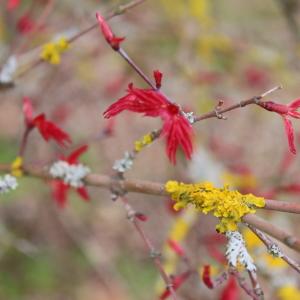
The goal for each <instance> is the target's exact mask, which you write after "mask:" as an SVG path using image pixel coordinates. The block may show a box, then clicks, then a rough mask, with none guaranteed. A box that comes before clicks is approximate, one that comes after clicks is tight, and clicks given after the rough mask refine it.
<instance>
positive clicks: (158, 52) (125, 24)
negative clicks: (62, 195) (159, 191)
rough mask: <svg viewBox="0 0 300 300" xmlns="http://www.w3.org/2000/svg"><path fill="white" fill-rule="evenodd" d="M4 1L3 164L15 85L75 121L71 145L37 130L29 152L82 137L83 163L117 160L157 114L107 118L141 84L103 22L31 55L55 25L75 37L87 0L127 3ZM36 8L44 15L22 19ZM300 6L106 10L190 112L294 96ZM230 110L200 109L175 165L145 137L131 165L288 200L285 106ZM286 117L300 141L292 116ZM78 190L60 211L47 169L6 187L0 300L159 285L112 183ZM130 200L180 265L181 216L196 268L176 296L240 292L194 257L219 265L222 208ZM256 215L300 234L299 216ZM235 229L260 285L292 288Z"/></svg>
mask: <svg viewBox="0 0 300 300" xmlns="http://www.w3.org/2000/svg"><path fill="white" fill-rule="evenodd" d="M9 2H10V1H4V0H2V1H0V65H1V66H3V65H4V64H5V62H6V61H7V59H8V57H9V56H11V55H15V56H16V57H17V61H18V69H17V71H16V78H15V80H14V84H9V85H5V84H2V85H1V84H0V163H11V162H12V161H13V160H14V158H15V157H16V155H17V152H18V147H19V143H20V139H21V137H22V134H23V130H24V120H23V118H24V117H23V113H22V99H23V97H24V96H27V97H29V98H31V99H32V101H33V103H34V108H35V112H36V113H41V112H44V113H46V115H47V117H48V118H49V119H50V120H53V121H55V122H56V124H58V125H59V126H60V127H61V128H63V129H64V130H66V131H67V132H68V133H69V134H70V135H71V137H72V140H73V145H72V146H71V147H70V148H68V149H61V148H59V147H57V146H56V145H55V144H54V143H52V142H49V143H46V142H45V141H44V140H42V139H41V137H40V135H39V134H38V133H37V132H36V131H35V132H34V133H32V135H31V136H30V142H29V145H28V148H27V150H26V155H25V162H26V163H28V164H36V165H44V164H47V163H48V162H52V161H54V160H55V159H57V157H58V156H59V155H60V154H61V153H62V152H63V153H64V154H65V155H68V154H69V153H70V152H72V150H74V149H76V148H77V147H78V146H80V145H83V144H88V145H89V151H88V152H87V153H86V154H85V155H84V156H83V158H82V160H81V161H82V162H84V163H85V164H87V165H88V166H90V167H91V169H92V171H93V172H97V173H103V174H108V175H109V174H112V169H111V167H112V165H113V162H114V161H115V160H116V159H120V158H122V157H123V153H124V151H126V150H129V149H132V147H133V144H134V141H135V140H137V139H139V138H140V137H141V136H143V135H144V134H146V133H148V132H150V131H151V130H153V129H158V128H160V124H161V123H160V120H157V119H151V118H143V117H141V116H140V115H137V114H133V113H127V112H126V113H123V114H121V115H120V116H118V117H117V118H116V120H115V122H114V123H111V122H107V121H106V120H104V118H103V117H102V113H103V111H104V110H105V108H106V107H107V106H108V105H109V104H111V103H112V102H114V101H116V100H117V99H118V98H120V97H121V96H123V95H124V94H125V90H126V87H127V85H128V84H129V83H130V82H133V83H134V84H135V85H136V86H138V87H146V86H145V84H144V83H143V82H142V81H141V80H140V78H139V77H138V76H137V75H136V74H135V73H134V72H133V71H132V69H130V67H129V66H128V65H127V64H126V63H125V62H124V61H123V60H122V59H121V57H120V56H119V55H117V54H116V53H115V52H114V51H112V50H111V49H110V47H109V46H108V45H107V44H106V43H105V41H104V38H103V37H102V35H101V34H100V32H99V30H98V29H95V30H93V31H91V32H89V33H87V34H86V35H84V36H82V37H81V38H80V39H78V40H76V41H75V42H74V43H72V44H71V46H70V49H68V50H67V51H66V52H65V53H64V54H62V57H61V63H60V64H58V65H51V64H48V63H46V62H43V63H40V64H39V65H37V66H35V67H32V66H33V65H34V64H35V62H36V61H37V60H38V59H39V55H40V52H41V45H43V44H45V43H48V42H50V41H54V40H55V39H57V38H58V37H61V36H64V37H66V38H70V37H72V36H73V35H75V34H76V33H78V32H80V31H81V30H83V29H85V28H87V27H89V26H90V25H92V24H94V23H95V17H94V16H95V12H96V11H101V12H102V13H103V14H104V15H105V14H107V13H108V12H110V11H111V10H113V9H115V8H116V7H118V6H119V5H121V4H124V3H127V2H126V1H113V0H110V1H104V0H102V1H101V0H98V1H96V0H85V1H83V0H81V1H76V3H75V1H71V0H60V1H55V0H31V1H30V0H23V1H20V3H19V5H16V7H15V8H13V9H11V8H8V3H9ZM43 14H44V17H43V18H42V24H39V25H41V26H39V29H38V30H34V31H32V28H34V26H35V24H36V22H38V20H41V16H43ZM299 15H300V1H298V0H285V1H284V0H265V1H259V0H253V1H237V0H227V1H218V0H186V1H183V0H148V1H145V3H143V4H141V5H139V6H137V7H135V8H133V9H131V10H129V11H128V12H127V13H126V14H124V15H121V16H117V17H115V18H113V19H112V20H111V21H110V22H109V23H110V24H111V26H112V28H113V29H114V32H115V33H116V35H118V36H125V37H126V40H125V42H124V43H123V46H124V48H125V49H126V51H127V52H128V53H129V55H130V56H131V57H132V58H133V59H134V60H135V61H136V63H137V64H138V65H139V66H140V67H141V68H142V69H143V70H144V72H145V73H146V74H149V76H151V74H152V71H153V70H155V69H159V70H160V71H161V72H163V74H164V78H163V83H162V90H163V91H164V92H165V93H166V94H167V95H168V96H169V97H170V98H172V99H173V100H174V101H175V102H176V103H178V104H180V105H181V106H182V107H184V108H186V109H187V110H191V111H194V112H195V113H196V115H199V114H201V113H205V112H208V111H210V110H212V109H213V108H214V107H215V106H216V105H217V103H218V101H219V100H223V101H224V106H228V105H230V104H233V103H236V102H239V101H241V100H244V99H247V98H250V97H252V96H255V95H260V94H261V93H262V92H264V91H266V90H268V89H270V88H272V87H274V86H276V85H283V87H284V89H282V90H280V91H279V92H276V93H274V94H272V95H271V96H270V97H268V98H267V99H266V100H273V101H277V102H280V103H284V104H287V103H289V102H291V101H293V100H295V99H296V98H297V97H299V96H300V85H299V79H300V73H299V70H300V61H299V58H300V33H299V32H300V31H299V30H300V21H299V20H300V18H299ZM226 116H227V117H228V118H227V120H217V119H209V120H205V121H202V122H199V123H197V124H196V125H195V126H194V128H195V138H194V148H195V151H194V156H193V158H192V160H191V161H187V160H186V159H185V158H184V157H183V155H182V153H181V152H179V153H178V155H177V160H178V161H177V164H176V166H173V165H171V164H170V163H169V161H168V159H167V156H166V154H165V141H164V140H163V139H159V140H158V141H157V142H155V143H154V144H153V145H151V146H150V147H148V148H146V149H145V150H143V152H142V153H141V154H140V155H139V156H138V158H137V160H136V161H135V163H134V167H133V168H132V170H130V171H129V172H128V175H127V177H128V178H136V179H145V180H151V181H157V182H165V181H167V180H169V179H176V180H181V181H184V182H196V181H203V180H208V181H212V182H213V183H215V184H216V185H217V186H222V185H223V184H224V183H228V184H230V185H231V186H232V187H235V188H237V189H239V191H241V192H245V193H247V192H252V193H255V194H257V195H263V196H266V197H269V198H273V199H280V200H285V199H288V200H295V201H297V199H298V196H299V193H300V176H299V175H300V174H299V170H298V165H299V159H298V158H297V157H292V156H291V155H290V154H289V152H288V143H287V138H286V136H285V131H284V125H283V122H282V119H281V117H280V116H279V115H277V114H275V113H271V112H268V111H265V110H262V109H261V108H259V107H258V106H257V107H256V106H248V107H246V108H242V109H239V110H235V111H234V112H231V113H228V114H227V115H226ZM292 122H293V125H294V128H295V139H296V142H297V144H298V145H297V146H298V148H299V144H300V131H299V129H300V124H299V121H298V120H296V119H295V120H292ZM88 190H89V193H90V195H91V201H90V202H89V203H86V202H83V201H82V200H81V199H80V197H79V196H78V195H77V194H76V192H73V191H70V193H69V197H68V204H67V206H66V207H65V208H64V209H60V208H59V207H57V205H56V203H55V202H54V201H53V197H52V192H51V184H50V183H49V182H45V181H42V180H37V179H33V178H26V177H23V178H20V179H19V187H18V189H17V190H16V191H14V192H13V193H10V194H8V195H5V196H2V195H1V198H0V199H1V205H0V270H1V272H0V299H11V300H15V299H25V300H27V299H30V300H39V299H43V300H60V299H63V300H68V299H78V300H81V299H86V300H102V299H158V298H159V295H161V293H162V292H163V289H162V285H161V283H160V280H159V276H158V273H157V271H156V269H155V268H154V266H153V264H152V262H151V259H150V257H149V254H148V253H147V251H146V249H145V248H144V245H143V243H142V241H141V240H140V239H139V237H138V235H137V233H136V232H135V231H134V230H133V227H132V224H130V222H128V220H127V219H126V212H125V210H124V208H123V206H122V205H120V203H118V202H116V203H115V202H112V201H111V199H110V193H109V191H107V190H102V189H98V188H97V189H96V188H88ZM129 199H130V202H131V203H132V205H133V206H134V207H135V209H136V210H138V211H141V212H143V213H145V214H146V215H147V216H148V218H149V219H148V221H147V222H145V223H143V226H144V228H145V230H146V232H147V234H148V235H149V237H151V239H152V240H153V241H154V244H155V245H156V248H157V249H160V250H161V251H162V253H163V257H162V259H163V261H164V263H165V264H166V265H167V268H169V270H170V271H171V272H174V274H180V273H181V272H183V271H184V270H185V268H186V266H185V264H184V263H182V262H181V261H180V260H179V259H175V258H174V257H173V256H172V254H170V249H168V247H167V246H166V245H165V242H166V240H167V239H168V238H169V237H170V235H171V236H172V235H176V230H177V231H180V232H181V233H182V236H181V238H180V243H181V245H182V246H183V247H184V249H185V250H186V252H187V255H188V257H189V259H190V262H191V264H192V266H193V267H194V268H195V270H197V271H195V272H194V273H193V274H192V275H191V276H190V277H189V278H188V280H187V281H186V282H185V283H184V284H183V285H182V287H180V289H179V295H180V296H181V297H182V299H191V300H192V299H222V300H232V299H246V295H245V294H244V293H243V291H240V290H239V288H236V290H237V293H238V294H239V293H240V296H238V298H228V296H227V298H225V297H226V295H225V296H224V293H225V292H224V291H226V288H227V289H232V287H228V285H227V283H224V284H223V285H222V286H221V287H219V288H218V289H216V290H213V291H211V290H208V289H207V288H206V287H205V286H204V284H203V283H202V281H201V276H200V275H201V268H202V267H203V265H205V264H210V265H212V266H213V268H214V272H215V273H214V274H215V275H217V274H218V273H219V272H221V271H222V270H224V269H225V268H226V266H224V262H223V261H222V255H223V254H224V240H223V239H222V238H220V237H219V236H218V235H217V234H216V233H215V224H216V220H214V219H213V218H210V217H209V216H203V215H199V216H198V215H197V216H196V215H194V214H193V212H180V213H177V214H176V213H174V211H173V210H172V203H171V202H170V200H169V199H165V198H162V197H154V196H147V195H142V194H129ZM259 214H260V215H261V216H263V217H264V218H265V219H267V220H269V221H270V222H273V223H274V224H276V225H278V226H281V227H283V228H285V229H286V230H287V231H290V232H294V233H297V226H298V224H299V219H297V216H293V215H287V214H283V213H270V212H268V213H263V212H261V211H260V212H259ZM182 220H185V221H184V222H185V225H186V226H185V225H182V222H183V221H182ZM180 222H181V223H180ZM178 224H179V225H178ZM176 226H177V227H176ZM183 227H184V229H183ZM176 228H177V229H176ZM241 230H242V231H244V232H245V238H246V241H247V242H248V243H249V250H250V253H251V254H252V255H253V257H254V258H255V262H256V263H257V265H258V274H259V281H260V282H261V284H262V286H263V289H264V291H265V294H266V295H267V296H266V299H279V300H286V299H289V300H290V299H300V291H299V290H298V284H299V282H298V281H299V280H298V278H297V274H296V272H295V271H293V270H290V269H288V268H287V267H286V265H285V264H284V263H281V261H278V260H277V259H272V257H271V256H269V255H267V254H266V250H265V249H264V248H263V246H262V245H261V244H260V243H259V242H258V241H256V240H255V238H254V237H253V236H251V234H250V233H249V232H247V231H246V230H245V228H243V227H241ZM177 233H178V232H177ZM174 238H175V237H174ZM287 253H289V252H287ZM289 254H291V256H292V257H294V258H296V259H297V255H295V253H289ZM220 256H221V258H220ZM170 257H171V258H170ZM168 259H169V260H168ZM297 293H298V294H297ZM222 297H223V298H222ZM292 297H297V298H292Z"/></svg>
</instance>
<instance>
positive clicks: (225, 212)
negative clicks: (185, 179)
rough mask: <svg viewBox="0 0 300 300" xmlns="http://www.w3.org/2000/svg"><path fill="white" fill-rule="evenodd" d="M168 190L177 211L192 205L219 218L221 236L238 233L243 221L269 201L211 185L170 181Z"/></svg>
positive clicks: (218, 228)
mask: <svg viewBox="0 0 300 300" xmlns="http://www.w3.org/2000/svg"><path fill="white" fill-rule="evenodd" d="M165 190H166V192H168V193H169V194H170V195H171V197H172V199H173V200H174V201H176V204H175V205H174V208H175V209H177V210H178V209H180V208H185V207H187V206H188V205H189V204H192V205H194V206H195V208H196V209H197V210H198V211H201V212H203V213H204V214H207V213H212V214H213V215H214V216H215V217H217V218H219V220H220V223H219V224H218V225H217V226H216V229H217V231H218V232H220V233H224V232H226V231H235V230H237V224H238V223H239V222H241V218H242V217H243V216H244V215H246V214H249V213H255V212H256V210H255V208H258V207H264V206H265V200H264V198H262V197H256V196H254V195H252V194H246V195H243V194H241V193H239V192H238V191H232V190H230V189H229V187H228V186H226V185H225V186H224V187H223V188H216V187H214V186H213V184H212V183H210V182H203V183H196V184H185V183H181V182H177V181H168V182H167V183H166V184H165Z"/></svg>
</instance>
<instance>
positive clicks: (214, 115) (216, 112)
mask: <svg viewBox="0 0 300 300" xmlns="http://www.w3.org/2000/svg"><path fill="white" fill-rule="evenodd" d="M280 89H282V86H276V87H274V88H272V89H270V90H268V91H266V92H264V93H262V94H261V95H259V96H255V97H252V98H249V99H246V100H243V101H240V102H239V103H237V104H233V105H231V106H229V107H227V108H223V109H218V110H216V109H214V110H212V111H211V112H208V113H206V114H203V115H201V116H198V117H196V118H195V122H199V121H202V120H206V119H210V118H218V119H224V118H223V114H224V113H226V112H229V111H232V110H235V109H238V108H241V107H245V106H247V105H250V104H257V102H258V101H259V100H261V99H262V98H264V97H266V96H267V95H269V94H271V93H273V92H275V91H277V90H280Z"/></svg>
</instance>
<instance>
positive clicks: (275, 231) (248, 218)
mask: <svg viewBox="0 0 300 300" xmlns="http://www.w3.org/2000/svg"><path fill="white" fill-rule="evenodd" d="M242 220H243V222H245V223H248V224H250V225H252V226H254V227H256V228H257V229H259V230H261V231H263V232H265V233H267V234H268V235H270V236H272V237H274V238H275V239H277V240H278V241H280V242H282V243H283V244H285V245H286V246H288V247H290V248H292V249H294V250H296V251H300V240H299V239H298V238H297V237H295V236H293V235H291V234H290V233H287V232H285V231H284V230H282V229H280V228H278V227H276V226H274V225H273V224H271V223H269V222H267V221H265V220H263V219H261V218H260V217H258V216H256V215H252V214H248V215H245V216H244V217H243V218H242Z"/></svg>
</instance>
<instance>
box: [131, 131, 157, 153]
mask: <svg viewBox="0 0 300 300" xmlns="http://www.w3.org/2000/svg"><path fill="white" fill-rule="evenodd" d="M152 141H153V138H152V135H151V134H146V135H144V136H143V137H142V139H141V140H138V141H136V142H135V143H134V150H135V151H136V152H140V151H141V150H142V149H143V148H144V147H146V146H147V145H150V144H151V143H152Z"/></svg>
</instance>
